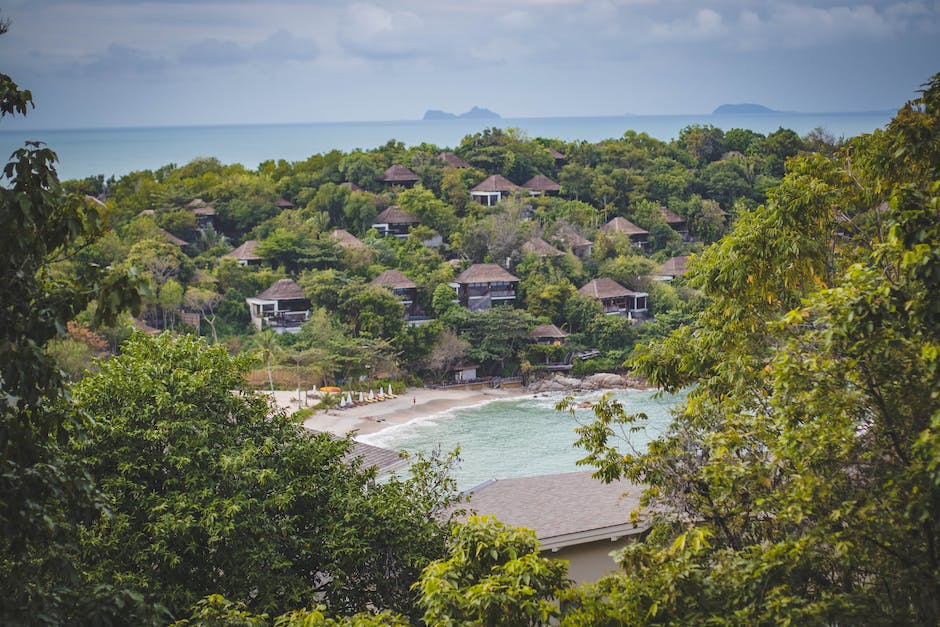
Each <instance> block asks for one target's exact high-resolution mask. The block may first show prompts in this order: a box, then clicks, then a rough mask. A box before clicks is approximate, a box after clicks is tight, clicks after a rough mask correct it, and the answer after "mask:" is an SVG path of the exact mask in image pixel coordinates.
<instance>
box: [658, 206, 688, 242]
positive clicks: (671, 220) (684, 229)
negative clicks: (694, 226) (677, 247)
mask: <svg viewBox="0 0 940 627" xmlns="http://www.w3.org/2000/svg"><path fill="white" fill-rule="evenodd" d="M659 214H660V215H661V216H662V217H663V220H665V221H666V224H668V225H669V227H670V228H671V229H672V230H673V231H675V232H676V233H678V234H679V235H681V236H682V241H683V242H687V241H689V223H688V222H687V221H686V219H685V218H683V217H682V216H680V215H679V214H678V213H676V212H675V211H673V210H672V209H669V208H668V207H660V208H659Z"/></svg>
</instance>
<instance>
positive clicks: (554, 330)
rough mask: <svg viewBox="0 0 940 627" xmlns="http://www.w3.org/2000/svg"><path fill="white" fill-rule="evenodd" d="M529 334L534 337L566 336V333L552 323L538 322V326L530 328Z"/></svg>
mask: <svg viewBox="0 0 940 627" xmlns="http://www.w3.org/2000/svg"><path fill="white" fill-rule="evenodd" d="M529 336H530V337H534V338H536V339H539V338H543V337H550V338H556V339H561V338H564V337H568V334H567V333H565V332H564V331H562V330H561V329H559V328H558V327H556V326H555V325H554V324H540V325H539V326H537V327H535V328H534V329H532V332H531V333H529Z"/></svg>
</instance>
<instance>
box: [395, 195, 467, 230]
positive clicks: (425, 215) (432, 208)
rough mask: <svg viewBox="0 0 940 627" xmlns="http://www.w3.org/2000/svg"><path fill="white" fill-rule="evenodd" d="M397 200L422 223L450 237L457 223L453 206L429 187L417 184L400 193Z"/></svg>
mask: <svg viewBox="0 0 940 627" xmlns="http://www.w3.org/2000/svg"><path fill="white" fill-rule="evenodd" d="M395 201H396V202H397V203H398V205H399V206H400V207H401V208H402V209H403V210H404V211H405V212H406V213H409V214H411V215H413V216H415V217H416V218H418V220H420V221H421V224H422V225H425V226H429V227H431V228H432V229H434V230H435V231H437V232H438V233H440V234H441V235H442V236H444V237H449V236H450V234H451V232H452V231H453V230H454V227H455V226H456V224H457V216H456V214H455V213H454V209H453V207H451V206H449V205H446V204H444V203H443V202H442V201H440V200H438V199H437V197H436V196H435V195H434V194H433V193H432V192H431V191H430V190H428V189H425V188H424V187H423V186H421V185H416V186H415V187H412V188H411V189H406V190H405V191H403V192H401V193H400V194H398V196H397V197H396V199H395Z"/></svg>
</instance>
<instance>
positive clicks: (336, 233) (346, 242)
mask: <svg viewBox="0 0 940 627" xmlns="http://www.w3.org/2000/svg"><path fill="white" fill-rule="evenodd" d="M330 236H331V237H332V238H333V239H334V240H336V245H337V246H339V247H340V248H349V249H352V250H356V249H360V248H366V245H365V244H364V243H363V241H362V240H361V239H359V238H358V237H356V236H355V235H353V234H352V233H350V232H349V231H347V230H346V229H334V230H333V231H332V232H331V233H330Z"/></svg>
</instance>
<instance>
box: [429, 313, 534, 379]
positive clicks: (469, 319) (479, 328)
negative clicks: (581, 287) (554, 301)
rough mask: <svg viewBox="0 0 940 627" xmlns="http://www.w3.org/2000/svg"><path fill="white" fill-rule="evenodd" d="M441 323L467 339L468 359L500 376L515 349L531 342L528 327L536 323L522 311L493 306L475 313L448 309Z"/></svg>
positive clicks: (515, 351)
mask: <svg viewBox="0 0 940 627" xmlns="http://www.w3.org/2000/svg"><path fill="white" fill-rule="evenodd" d="M444 324H445V325H447V326H448V327H450V328H452V329H456V330H459V332H460V336H461V337H462V338H463V339H465V340H466V341H468V342H470V348H469V349H468V350H467V356H468V357H469V358H470V359H472V360H474V361H478V362H480V364H481V365H482V366H484V367H485V368H486V369H488V370H490V371H491V372H495V373H496V374H499V375H502V374H504V372H505V371H506V369H507V365H509V366H511V365H512V364H513V363H514V359H515V357H516V355H517V353H518V351H519V350H520V349H521V348H523V347H525V346H526V345H527V344H528V343H529V342H531V341H532V340H531V338H530V337H529V330H530V329H532V328H533V327H534V326H535V325H536V322H535V318H533V317H532V316H530V315H529V314H527V313H526V312H524V311H522V310H519V309H512V308H510V307H493V308H492V309H487V310H485V311H477V312H470V311H467V310H466V309H463V308H459V309H452V310H450V311H449V312H447V315H446V317H445V318H444Z"/></svg>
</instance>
